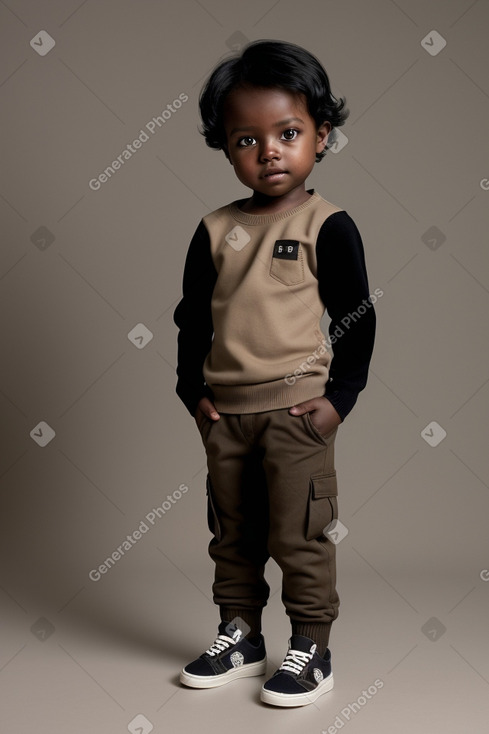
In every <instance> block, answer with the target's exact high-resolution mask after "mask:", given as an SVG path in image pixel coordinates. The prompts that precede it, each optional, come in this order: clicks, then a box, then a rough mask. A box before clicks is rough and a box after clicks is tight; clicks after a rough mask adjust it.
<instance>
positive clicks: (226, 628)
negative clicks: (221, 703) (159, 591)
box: [180, 622, 267, 688]
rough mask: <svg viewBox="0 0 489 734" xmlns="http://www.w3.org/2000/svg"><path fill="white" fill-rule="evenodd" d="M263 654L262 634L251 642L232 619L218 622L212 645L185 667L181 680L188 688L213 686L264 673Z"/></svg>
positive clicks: (265, 663)
mask: <svg viewBox="0 0 489 734" xmlns="http://www.w3.org/2000/svg"><path fill="white" fill-rule="evenodd" d="M266 655H267V654H266V650H265V640H264V639H263V636H262V635H260V636H259V637H257V638H256V642H250V641H249V640H248V639H247V638H246V637H243V633H242V632H241V630H240V629H239V628H238V627H236V625H235V624H234V622H221V624H220V625H219V630H218V636H217V637H216V639H215V641H214V642H213V644H212V645H211V646H210V648H209V649H208V650H206V651H205V653H204V654H203V655H201V656H200V658H197V660H194V661H193V662H192V663H189V664H188V665H186V666H185V667H184V669H183V670H182V672H181V673H180V682H181V683H183V684H184V685H186V686H190V687H191V688H216V687H217V686H223V685H224V684H225V683H230V682H231V681H232V680H235V679H236V678H248V677H250V676H254V675H263V674H264V673H265V671H266V668H267V657H266Z"/></svg>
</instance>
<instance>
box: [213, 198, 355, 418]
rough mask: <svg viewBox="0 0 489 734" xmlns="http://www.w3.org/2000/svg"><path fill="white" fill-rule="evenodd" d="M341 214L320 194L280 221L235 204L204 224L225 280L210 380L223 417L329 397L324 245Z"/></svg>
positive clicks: (216, 296) (218, 296)
mask: <svg viewBox="0 0 489 734" xmlns="http://www.w3.org/2000/svg"><path fill="white" fill-rule="evenodd" d="M337 211H341V209H340V208H339V207H337V206H335V205H334V204H331V203H330V202H328V201H326V200H325V199H323V198H322V197H321V196H320V195H319V194H317V193H316V192H315V193H313V194H312V196H311V197H310V198H309V199H308V200H307V201H306V202H304V203H303V204H301V205H300V206H298V207H296V208H294V209H290V210H288V211H284V212H280V213H278V214H270V215H256V214H247V213H246V212H243V211H241V210H240V209H239V208H238V206H237V202H234V203H232V204H228V205H227V206H224V207H221V208H220V209H217V210H216V211H214V212H212V213H211V214H208V215H207V216H205V217H204V219H203V221H204V224H205V226H206V229H207V231H208V233H209V238H210V247H211V254H212V258H213V261H214V265H215V268H216V270H217V273H218V275H217V281H216V285H215V288H214V292H213V296H212V320H213V326H214V339H213V342H212V347H211V351H210V353H209V355H208V356H207V359H206V361H205V364H204V377H205V380H206V382H207V384H208V385H209V387H210V388H211V389H212V391H213V393H214V398H215V404H216V407H217V409H218V410H219V411H222V412H224V413H226V412H227V413H255V412H260V411H265V410H275V409H279V408H288V407H290V406H292V405H295V404H296V403H299V402H302V401H304V400H309V399H311V398H314V397H318V396H321V395H324V393H325V389H326V382H327V381H328V368H329V364H330V362H331V356H330V354H329V352H328V351H327V350H326V348H325V346H324V344H325V336H324V334H323V333H322V332H321V327H320V321H321V317H322V316H323V314H324V304H323V303H322V301H321V299H320V297H319V293H318V281H317V277H316V274H317V267H316V240H317V237H318V233H319V230H320V228H321V226H322V224H323V223H324V221H325V219H327V218H328V217H329V216H330V215H331V214H333V213H334V212H337Z"/></svg>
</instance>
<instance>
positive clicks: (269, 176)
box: [263, 169, 287, 181]
mask: <svg viewBox="0 0 489 734" xmlns="http://www.w3.org/2000/svg"><path fill="white" fill-rule="evenodd" d="M286 175H287V171H282V170H280V169H276V170H272V171H267V172H266V173H265V174H264V175H263V178H266V180H267V181H280V180H281V179H282V178H284V177H285V176H286Z"/></svg>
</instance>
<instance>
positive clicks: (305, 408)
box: [289, 397, 341, 436]
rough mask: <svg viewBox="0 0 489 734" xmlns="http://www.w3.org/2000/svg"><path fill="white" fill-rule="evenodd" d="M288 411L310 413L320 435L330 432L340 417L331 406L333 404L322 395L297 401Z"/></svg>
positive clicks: (302, 413) (338, 422) (337, 423)
mask: <svg viewBox="0 0 489 734" xmlns="http://www.w3.org/2000/svg"><path fill="white" fill-rule="evenodd" d="M289 413H290V414H291V415H304V413H310V414H311V421H312V423H313V424H314V426H315V427H316V428H317V429H318V431H319V433H320V434H321V435H322V436H326V435H327V434H328V433H331V431H332V430H333V429H334V428H336V427H337V426H339V424H340V423H341V418H340V416H339V414H338V413H337V412H336V409H335V408H334V407H333V404H332V403H331V402H330V401H329V400H328V398H324V397H321V398H313V399H312V400H306V401H305V402H303V403H298V404H297V405H294V406H293V407H292V408H290V410H289Z"/></svg>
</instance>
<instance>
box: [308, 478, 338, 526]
mask: <svg viewBox="0 0 489 734" xmlns="http://www.w3.org/2000/svg"><path fill="white" fill-rule="evenodd" d="M337 519H338V484H337V481H336V472H334V473H332V474H323V475H321V476H317V477H311V481H310V487H309V503H308V508H307V522H306V540H313V539H314V538H320V537H321V536H323V537H324V530H325V528H326V527H327V526H328V525H329V524H330V523H331V522H332V521H333V520H337Z"/></svg>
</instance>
